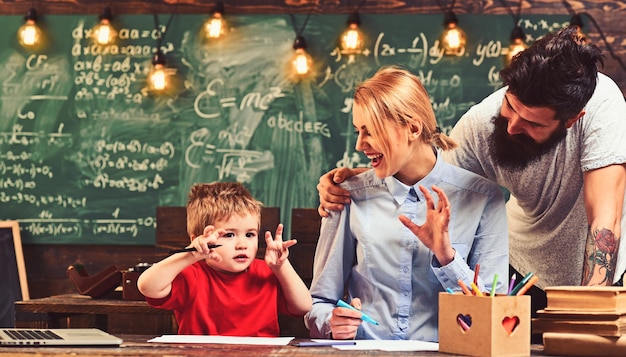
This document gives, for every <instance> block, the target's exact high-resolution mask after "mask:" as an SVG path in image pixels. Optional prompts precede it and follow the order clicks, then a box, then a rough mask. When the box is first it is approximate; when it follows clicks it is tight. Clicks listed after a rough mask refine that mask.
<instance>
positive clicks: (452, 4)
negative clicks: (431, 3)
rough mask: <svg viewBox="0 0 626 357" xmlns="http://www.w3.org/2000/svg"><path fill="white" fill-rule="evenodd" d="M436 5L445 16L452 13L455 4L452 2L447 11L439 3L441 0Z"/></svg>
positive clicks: (454, 0) (453, 0)
mask: <svg viewBox="0 0 626 357" xmlns="http://www.w3.org/2000/svg"><path fill="white" fill-rule="evenodd" d="M437 4H438V5H439V7H440V8H441V12H443V13H444V14H446V13H448V12H452V10H454V5H455V4H456V0H452V3H451V4H450V8H448V9H446V7H445V6H443V4H442V3H441V0H437Z"/></svg>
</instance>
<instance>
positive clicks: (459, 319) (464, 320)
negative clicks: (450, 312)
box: [456, 314, 472, 332]
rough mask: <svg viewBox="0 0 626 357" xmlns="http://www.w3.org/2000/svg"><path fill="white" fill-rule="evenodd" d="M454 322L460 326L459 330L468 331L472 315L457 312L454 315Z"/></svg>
mask: <svg viewBox="0 0 626 357" xmlns="http://www.w3.org/2000/svg"><path fill="white" fill-rule="evenodd" d="M456 323H457V325H459V327H460V328H461V331H463V332H465V331H468V330H469V329H470V327H472V317H471V316H470V315H463V314H458V315H456Z"/></svg>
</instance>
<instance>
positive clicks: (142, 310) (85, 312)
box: [15, 294, 178, 335]
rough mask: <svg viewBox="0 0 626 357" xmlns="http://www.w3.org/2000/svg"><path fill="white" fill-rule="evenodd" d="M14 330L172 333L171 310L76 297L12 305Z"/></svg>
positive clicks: (20, 302) (172, 320)
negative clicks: (62, 329)
mask: <svg viewBox="0 0 626 357" xmlns="http://www.w3.org/2000/svg"><path fill="white" fill-rule="evenodd" d="M15 327H34V328H47V327H50V328H70V327H72V328H80V327H96V328H99V329H101V330H103V331H107V332H110V333H113V334H155V335H156V334H158V335H161V334H164V335H169V334H176V333H177V330H178V329H177V324H176V319H175V318H174V314H173V313H172V312H171V311H168V310H163V309H156V308H153V307H151V306H150V305H148V303H146V302H145V301H132V300H122V299H121V298H120V299H92V298H91V297H89V296H84V295H80V294H67V295H57V296H51V297H47V298H42V299H32V300H28V301H17V302H15Z"/></svg>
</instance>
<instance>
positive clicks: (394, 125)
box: [305, 67, 509, 341]
mask: <svg viewBox="0 0 626 357" xmlns="http://www.w3.org/2000/svg"><path fill="white" fill-rule="evenodd" d="M352 116H353V119H352V123H353V125H354V128H355V131H356V133H357V135H358V136H357V141H356V150H358V151H361V152H363V153H364V154H365V155H366V156H367V157H368V158H369V159H370V160H371V166H372V168H373V170H368V171H366V172H363V173H360V174H359V175H356V176H353V177H351V178H349V179H347V180H346V181H344V182H343V183H342V184H341V187H342V188H343V189H346V190H348V191H349V192H350V197H351V203H350V204H349V205H346V206H345V208H344V209H343V210H341V211H328V212H327V217H325V218H323V220H322V228H321V231H320V238H319V242H318V245H317V250H316V253H315V263H314V273H313V275H314V276H313V282H312V286H311V289H310V292H311V295H312V297H313V308H312V310H311V311H310V312H309V313H308V314H307V315H306V316H305V322H306V324H307V327H308V328H309V329H310V330H311V336H312V337H317V338H334V339H351V338H358V339H407V340H409V339H411V340H423V341H437V340H438V334H437V318H438V316H437V311H438V294H439V293H440V292H442V291H446V289H448V288H449V289H452V290H455V291H460V287H459V285H458V283H457V282H458V280H459V279H461V280H463V282H464V283H465V284H467V285H468V286H470V284H471V283H472V282H473V280H474V271H473V269H474V267H475V266H476V265H477V264H479V265H480V271H479V274H478V275H477V286H478V288H479V289H480V290H482V291H489V292H491V291H492V290H494V289H496V290H497V291H499V292H505V289H506V288H505V286H504V285H505V284H504V282H505V280H506V277H507V275H508V263H509V259H508V258H509V255H508V239H507V225H506V215H505V207H504V198H503V195H502V193H501V191H500V189H499V188H498V186H496V185H495V184H493V183H491V182H490V181H488V180H487V179H485V178H482V177H480V176H478V175H476V174H473V173H471V172H469V171H466V170H463V169H461V168H458V167H456V166H452V165H450V164H447V163H446V162H444V161H443V160H442V157H441V156H442V155H441V150H449V149H451V148H454V147H455V146H456V144H455V143H454V142H453V141H452V140H451V139H450V138H448V137H447V136H446V135H445V134H443V133H442V132H441V130H439V128H438V127H437V122H436V119H435V114H434V112H433V109H432V106H431V104H430V100H429V97H428V94H427V92H426V90H425V89H424V87H423V86H422V84H421V82H420V81H419V79H418V78H417V77H416V76H415V75H413V74H412V73H410V72H409V71H407V70H405V69H402V68H398V67H387V68H382V69H380V70H379V71H378V72H377V73H376V74H375V75H374V76H373V77H372V78H370V79H368V80H366V81H365V82H364V83H362V84H361V85H359V86H358V87H357V88H356V90H355V94H354V102H353V110H352ZM431 190H432V191H434V194H433V193H431ZM494 274H498V275H499V277H500V279H499V283H498V284H497V287H493V286H491V284H492V282H493V278H494ZM344 292H347V296H344ZM340 299H343V300H346V301H347V302H349V303H351V305H352V306H354V307H356V308H357V309H359V310H361V311H355V310H353V309H349V308H346V307H337V306H336V304H337V301H338V300H340ZM361 312H362V313H363V314H365V315H367V316H369V317H370V318H371V319H373V320H374V321H375V322H377V323H378V324H375V323H372V321H371V320H370V322H367V321H363V320H362V316H363V315H362V313H361ZM365 320H368V319H367V318H366V319H365Z"/></svg>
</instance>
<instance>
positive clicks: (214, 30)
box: [205, 13, 224, 38]
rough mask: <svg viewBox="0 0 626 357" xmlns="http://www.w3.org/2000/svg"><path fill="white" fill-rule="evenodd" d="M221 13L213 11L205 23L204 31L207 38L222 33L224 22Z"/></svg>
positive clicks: (216, 36) (218, 35)
mask: <svg viewBox="0 0 626 357" xmlns="http://www.w3.org/2000/svg"><path fill="white" fill-rule="evenodd" d="M223 22H224V21H223V19H222V15H221V14H220V13H215V14H214V15H213V17H211V18H210V19H209V20H208V21H207V22H206V25H205V31H206V33H207V36H208V37H209V38H218V37H220V36H221V35H222V34H223V33H224V24H223Z"/></svg>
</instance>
